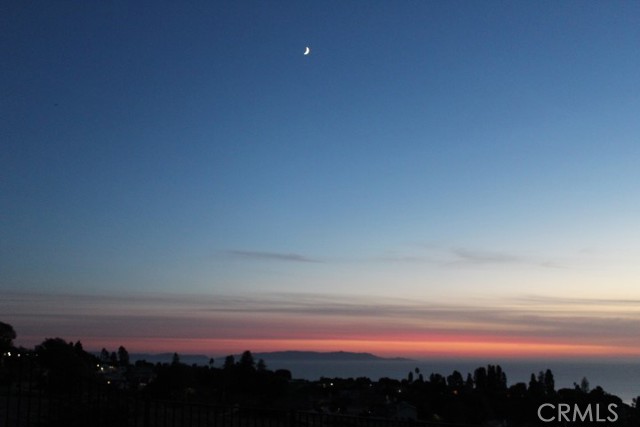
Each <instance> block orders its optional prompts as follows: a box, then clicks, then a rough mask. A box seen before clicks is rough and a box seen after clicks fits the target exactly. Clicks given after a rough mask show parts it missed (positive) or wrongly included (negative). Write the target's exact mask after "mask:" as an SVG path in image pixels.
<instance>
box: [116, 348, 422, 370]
mask: <svg viewBox="0 0 640 427" xmlns="http://www.w3.org/2000/svg"><path fill="white" fill-rule="evenodd" d="M252 354H253V357H254V359H255V360H259V359H263V360H264V361H265V362H267V365H268V362H274V361H277V362H286V361H290V362H304V361H309V362H320V361H322V362H376V361H380V362H383V361H387V362H389V361H394V362H407V361H411V359H406V358H403V357H380V356H376V355H374V354H371V353H353V352H348V351H331V352H320V351H297V350H289V351H272V352H263V353H252ZM178 355H179V356H180V362H182V363H184V364H187V365H192V364H194V363H195V364H196V365H207V364H208V363H209V360H210V356H207V355H205V354H181V353H178ZM129 357H130V359H131V361H132V362H135V361H137V360H146V361H147V362H151V363H154V364H155V363H171V360H172V358H173V353H131V354H130V355H129ZM234 357H235V358H236V359H239V358H240V355H239V354H237V355H234ZM214 358H215V366H217V367H220V366H222V362H223V360H224V356H214Z"/></svg>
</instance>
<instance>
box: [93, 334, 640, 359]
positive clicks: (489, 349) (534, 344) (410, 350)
mask: <svg viewBox="0 0 640 427" xmlns="http://www.w3.org/2000/svg"><path fill="white" fill-rule="evenodd" d="M82 342H83V344H84V346H85V348H90V349H95V350H99V349H100V348H102V347H106V348H114V349H115V348H117V347H118V346H120V345H123V346H125V347H126V348H127V350H129V352H141V353H165V352H178V353H182V354H196V353H197V354H206V355H218V356H220V355H226V354H238V353H241V352H242V351H244V350H250V351H252V352H271V351H286V350H299V351H319V352H329V351H348V352H367V353H373V354H375V355H378V356H383V357H413V358H420V357H422V358H429V357H455V358H478V357H493V358H515V359H525V358H572V357H578V358H580V357H611V358H618V357H638V356H640V348H638V347H632V346H627V347H620V346H613V345H598V344H576V343H566V344H564V343H557V342H542V341H523V340H509V341H506V340H502V341H501V340H497V339H493V340H491V341H480V340H477V339H476V340H470V339H468V340H458V341H456V340H455V339H454V338H451V339H447V340H438V341H419V340H415V341H414V340H375V339H363V340H352V339H275V340H270V339H197V338H163V339H151V338H135V339H133V338H124V339H119V340H118V339H110V340H108V341H105V340H104V339H99V338H95V339H86V340H84V339H83V340H82Z"/></svg>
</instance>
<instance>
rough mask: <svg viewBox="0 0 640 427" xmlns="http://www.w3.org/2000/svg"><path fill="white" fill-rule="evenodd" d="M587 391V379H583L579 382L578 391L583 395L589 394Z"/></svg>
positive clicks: (588, 388)
mask: <svg viewBox="0 0 640 427" xmlns="http://www.w3.org/2000/svg"><path fill="white" fill-rule="evenodd" d="M589 390H590V387H589V380H588V379H587V377H583V378H582V381H580V391H581V392H583V393H589Z"/></svg>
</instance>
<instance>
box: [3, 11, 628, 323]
mask: <svg viewBox="0 0 640 427" xmlns="http://www.w3.org/2000/svg"><path fill="white" fill-rule="evenodd" d="M0 17H1V18H0V23H1V25H2V34H3V36H2V37H1V38H0V49H1V52H2V58H3V60H2V67H1V73H2V74H1V76H0V77H1V78H0V88H1V91H2V92H1V97H2V101H1V104H0V105H1V107H0V108H1V110H0V114H1V120H2V122H1V139H2V142H1V144H2V150H1V153H0V169H1V170H2V173H1V184H0V204H1V205H2V223H1V225H0V227H1V228H0V233H1V241H0V250H1V257H0V258H1V259H0V290H4V291H7V292H8V291H11V292H15V291H20V292H31V293H36V292H51V293H54V294H64V293H79V294H96V295H105V294H108V295H112V294H120V293H123V292H138V293H142V294H145V293H149V294H151V293H156V292H171V293H176V294H182V293H186V294H196V295H202V294H205V295H218V294H224V295H229V294H236V293H239V294H243V295H248V294H255V293H267V294H268V293H278V292H284V293H304V294H306V293H308V294H314V295H319V294H320V295H324V294H327V295H340V294H344V293H348V294H351V295H356V296H358V295H365V294H366V295H372V296H378V297H391V296H393V297H398V296H402V297H403V298H408V299H412V300H429V301H433V300H437V301H443V300H444V301H449V300H451V299H460V298H467V297H468V298H469V300H468V302H469V303H470V304H476V302H474V301H476V300H473V299H471V298H472V296H478V295H484V296H486V297H488V298H492V299H495V298H497V297H498V296H505V295H508V296H513V297H515V296H521V295H543V296H544V297H548V296H557V297H563V298H564V297H573V296H576V295H578V294H579V295H580V296H586V297H592V298H606V297H610V298H614V299H625V298H632V299H633V298H636V299H637V298H640V294H638V290H637V286H636V284H637V283H636V282H637V277H638V273H639V272H640V271H639V269H638V267H637V266H636V264H637V263H636V260H637V257H638V255H640V245H639V243H638V242H639V241H640V228H639V227H638V217H639V215H640V197H638V188H639V187H638V185H639V183H640V168H638V164H639V160H640V120H638V113H639V112H640V79H639V78H638V76H640V3H638V2H631V1H628V2H618V1H607V2H595V1H593V2H582V1H580V2H578V1H563V2H557V1H549V2H545V1H539V2H525V1H515V2H498V1H486V2H477V1H438V2H435V1H416V2H407V1H402V2H395V1H393V2H391V1H389V2H379V1H377V2H368V1H367V2H365V1H352V2H344V1H338V2H302V1H295V2H232V1H229V2H208V1H207V2H190V4H189V5H186V4H184V3H176V2H165V1H153V2H135V3H132V2H129V1H111V2H49V1H36V2H28V3H25V2H19V1H9V2H5V3H3V6H2V7H1V9H0ZM306 46H310V48H311V54H310V55H308V56H304V55H303V52H304V49H305V47H306ZM19 310H28V307H27V306H24V307H23V308H20V309H19ZM14 321H15V320H14ZM34 328H35V327H34Z"/></svg>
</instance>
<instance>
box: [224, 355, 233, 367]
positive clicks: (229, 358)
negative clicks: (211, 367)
mask: <svg viewBox="0 0 640 427" xmlns="http://www.w3.org/2000/svg"><path fill="white" fill-rule="evenodd" d="M235 364H236V358H235V357H233V355H232V354H230V355H228V356H227V357H225V358H224V365H223V368H224V369H226V370H229V369H232V368H233V367H234V366H235Z"/></svg>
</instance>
